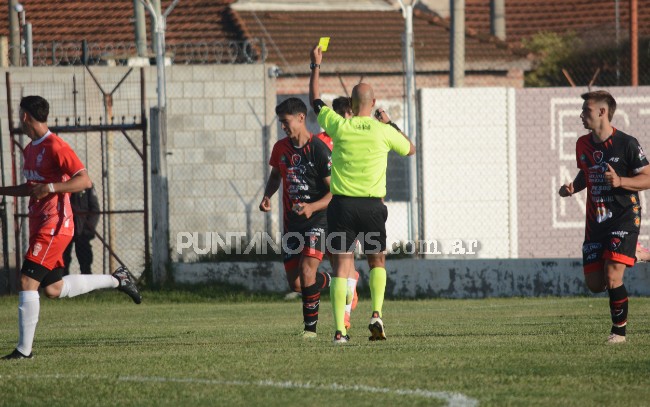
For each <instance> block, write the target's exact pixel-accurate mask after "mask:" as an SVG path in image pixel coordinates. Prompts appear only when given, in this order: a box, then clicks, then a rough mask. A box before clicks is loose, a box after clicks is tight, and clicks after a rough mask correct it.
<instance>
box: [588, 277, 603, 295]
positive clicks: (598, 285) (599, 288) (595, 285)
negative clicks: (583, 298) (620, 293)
mask: <svg viewBox="0 0 650 407" xmlns="http://www.w3.org/2000/svg"><path fill="white" fill-rule="evenodd" d="M586 283H587V288H588V289H589V291H591V292H592V293H602V292H604V291H605V290H606V289H607V285H606V284H605V282H603V281H589V280H587V282H586Z"/></svg>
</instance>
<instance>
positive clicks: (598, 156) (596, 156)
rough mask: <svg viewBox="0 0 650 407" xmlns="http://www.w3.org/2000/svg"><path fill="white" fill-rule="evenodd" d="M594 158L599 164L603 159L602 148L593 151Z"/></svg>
mask: <svg viewBox="0 0 650 407" xmlns="http://www.w3.org/2000/svg"><path fill="white" fill-rule="evenodd" d="M593 156H594V160H595V161H596V164H599V163H600V162H601V161H603V152H602V151H600V150H596V151H594V153H593Z"/></svg>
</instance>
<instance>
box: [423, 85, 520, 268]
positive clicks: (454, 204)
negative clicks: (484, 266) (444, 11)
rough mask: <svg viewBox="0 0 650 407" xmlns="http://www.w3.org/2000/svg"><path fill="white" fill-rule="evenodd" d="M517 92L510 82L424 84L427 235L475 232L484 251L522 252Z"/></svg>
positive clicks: (485, 254) (446, 239)
mask: <svg viewBox="0 0 650 407" xmlns="http://www.w3.org/2000/svg"><path fill="white" fill-rule="evenodd" d="M513 96H514V93H513V91H512V90H508V89H506V88H480V89H477V88H464V89H435V88H434V89H423V90H421V91H420V111H421V115H420V116H421V118H422V119H421V129H422V130H421V133H420V136H421V141H420V144H421V148H422V157H420V159H421V160H422V168H423V170H422V171H423V174H424V177H423V181H422V184H423V191H424V192H423V202H424V220H425V227H424V237H425V239H426V240H435V241H438V242H439V243H440V244H441V245H449V244H450V242H452V241H454V240H456V239H462V240H471V239H475V240H478V241H479V242H480V244H481V246H480V250H479V251H478V257H480V258H506V257H511V256H513V255H514V256H513V257H516V233H514V231H515V230H516V229H514V228H516V217H514V218H513V216H512V215H513V213H514V214H516V201H514V200H512V199H510V197H511V189H510V186H511V185H512V182H511V177H515V176H516V167H515V162H514V161H513V160H512V159H511V155H512V154H514V146H513V145H511V143H510V141H511V140H512V141H513V140H514V139H513V137H512V128H511V126H514V121H513V120H511V117H510V116H509V115H510V113H511V112H510V111H509V110H508V100H509V98H510V99H513Z"/></svg>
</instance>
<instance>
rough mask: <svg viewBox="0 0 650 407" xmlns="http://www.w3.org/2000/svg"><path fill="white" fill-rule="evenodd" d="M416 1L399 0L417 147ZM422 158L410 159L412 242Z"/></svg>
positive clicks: (410, 130)
mask: <svg viewBox="0 0 650 407" xmlns="http://www.w3.org/2000/svg"><path fill="white" fill-rule="evenodd" d="M418 1H419V0H415V1H413V2H412V4H408V5H405V4H404V2H403V1H402V0H399V4H400V7H401V8H402V16H403V17H404V20H405V26H404V41H403V46H404V52H403V58H404V70H405V74H406V82H405V84H404V85H405V88H406V92H405V93H406V103H405V105H406V106H405V107H406V134H407V135H408V136H409V137H410V138H411V140H412V141H413V143H414V144H415V145H416V146H417V145H419V144H420V143H419V142H418V137H417V104H416V100H415V48H414V45H413V6H415V5H416V4H417V3H418ZM421 159H422V157H417V158H416V157H409V161H410V163H409V196H410V199H409V204H410V208H409V212H410V216H409V239H410V240H411V241H414V242H415V241H418V240H419V239H420V237H421V236H420V230H419V229H420V216H419V209H418V208H419V204H418V179H417V175H418V171H417V168H418V166H417V160H421Z"/></svg>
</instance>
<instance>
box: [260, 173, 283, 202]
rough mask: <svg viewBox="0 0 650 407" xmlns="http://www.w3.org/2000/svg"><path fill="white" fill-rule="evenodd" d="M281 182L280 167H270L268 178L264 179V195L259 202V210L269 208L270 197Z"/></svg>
mask: <svg viewBox="0 0 650 407" xmlns="http://www.w3.org/2000/svg"><path fill="white" fill-rule="evenodd" d="M281 184H282V174H280V169H279V168H277V167H272V169H271V174H269V179H268V181H266V187H265V188H264V197H263V198H262V202H260V211H262V212H268V211H270V210H271V197H272V196H273V194H275V193H276V192H277V191H278V189H279V188H280V185H281Z"/></svg>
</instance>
